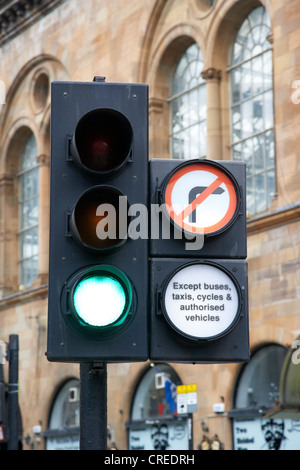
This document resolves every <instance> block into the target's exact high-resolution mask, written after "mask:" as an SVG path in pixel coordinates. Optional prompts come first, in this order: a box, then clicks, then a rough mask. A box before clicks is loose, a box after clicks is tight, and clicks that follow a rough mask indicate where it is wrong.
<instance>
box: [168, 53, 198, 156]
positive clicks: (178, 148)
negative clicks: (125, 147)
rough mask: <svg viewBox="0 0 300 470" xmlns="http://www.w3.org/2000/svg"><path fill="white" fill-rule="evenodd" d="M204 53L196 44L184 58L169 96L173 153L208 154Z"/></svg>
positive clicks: (179, 65)
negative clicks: (203, 74)
mask: <svg viewBox="0 0 300 470" xmlns="http://www.w3.org/2000/svg"><path fill="white" fill-rule="evenodd" d="M202 71H203V58H202V53H201V50H200V49H199V47H198V46H197V44H192V45H191V46H190V47H188V49H187V50H186V51H185V53H184V54H183V55H182V57H181V58H180V60H179V62H178V64H177V67H176V69H175V72H174V75H173V81H172V88H171V96H170V98H169V103H170V112H171V118H170V122H171V132H170V143H171V157H172V158H185V159H191V158H200V157H201V156H204V155H205V154H206V92H205V81H204V79H203V78H202V77H201V72H202Z"/></svg>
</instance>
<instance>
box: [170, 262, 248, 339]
mask: <svg viewBox="0 0 300 470" xmlns="http://www.w3.org/2000/svg"><path fill="white" fill-rule="evenodd" d="M163 304H164V313H165V316H166V319H167V320H168V321H169V323H171V326H172V327H173V328H175V329H176V330H177V331H178V332H179V333H182V334H183V335H186V336H188V337H189V338H194V339H209V338H215V337H218V336H221V335H222V334H223V333H224V332H226V331H227V330H228V329H229V328H230V327H231V326H232V325H233V324H234V322H235V320H236V318H237V315H238V312H239V306H240V300H239V293H238V290H237V287H236V285H235V283H234V282H233V279H232V278H231V277H230V276H229V274H227V273H226V272H225V271H224V270H222V269H220V268H218V267H216V266H213V265H211V264H205V263H201V264H200V263H196V264H190V265H186V266H185V267H183V268H182V269H180V270H178V271H176V272H175V274H174V275H173V276H172V277H171V278H170V279H169V281H168V284H167V286H166V289H165V293H164V299H163Z"/></svg>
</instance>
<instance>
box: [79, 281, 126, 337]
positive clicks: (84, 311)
mask: <svg viewBox="0 0 300 470" xmlns="http://www.w3.org/2000/svg"><path fill="white" fill-rule="evenodd" d="M123 276H124V275H123ZM124 277H125V276H124ZM125 279H126V280H127V282H128V284H129V281H128V279H127V278H125ZM73 305H74V308H75V311H76V314H77V316H78V318H79V320H80V321H81V322H83V323H84V324H87V325H89V326H91V327H94V328H97V327H98V328H101V327H108V326H112V325H120V324H122V323H123V322H124V321H125V319H126V316H127V313H128V312H129V308H130V305H131V289H130V288H128V285H127V286H126V285H125V284H123V283H122V282H121V280H119V279H118V278H117V277H115V276H112V275H111V274H110V273H105V272H103V273H101V272H100V273H93V274H92V273H90V274H88V275H87V276H85V277H84V278H82V279H81V280H80V281H79V282H78V284H77V285H76V287H75V289H74V291H73Z"/></svg>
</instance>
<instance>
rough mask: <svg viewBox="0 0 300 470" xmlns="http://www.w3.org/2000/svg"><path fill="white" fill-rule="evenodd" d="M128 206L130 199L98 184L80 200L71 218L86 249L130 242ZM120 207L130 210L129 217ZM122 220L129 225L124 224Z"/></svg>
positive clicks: (76, 236)
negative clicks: (127, 239) (128, 238)
mask: <svg viewBox="0 0 300 470" xmlns="http://www.w3.org/2000/svg"><path fill="white" fill-rule="evenodd" d="M120 198H121V199H122V200H121V199H120ZM124 200H125V202H124ZM120 201H121V202H120ZM125 205H126V207H125ZM127 208H128V206H127V198H126V197H125V196H124V195H123V194H122V193H121V192H120V191H118V190H117V189H116V188H114V187H112V186H95V187H93V188H91V189H89V190H88V191H86V192H85V193H83V194H82V195H81V197H80V198H79V200H78V201H77V203H76V205H75V208H74V209H73V212H72V214H71V218H70V230H71V233H72V235H73V236H74V237H75V238H76V239H77V241H79V242H80V243H81V244H82V245H83V246H84V247H86V248H90V249H92V250H95V251H101V250H107V249H112V248H116V247H118V246H120V245H121V244H123V243H124V242H125V241H126V237H127V216H126V215H127ZM120 210H122V211H123V212H124V213H125V211H126V215H125V217H124V214H123V215H122V217H120ZM120 219H121V220H122V222H123V221H124V223H125V224H126V226H125V227H123V226H122V227H120Z"/></svg>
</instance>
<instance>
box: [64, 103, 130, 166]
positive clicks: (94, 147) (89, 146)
mask: <svg viewBox="0 0 300 470" xmlns="http://www.w3.org/2000/svg"><path fill="white" fill-rule="evenodd" d="M131 146H132V128H131V125H130V123H129V121H128V119H127V118H126V117H125V116H124V115H123V114H121V113H119V112H118V111H115V110H112V109H106V108H104V109H95V110H93V111H90V112H89V113H87V114H85V115H84V116H83V117H82V118H81V119H80V121H79V122H78V124H77V127H76V130H75V134H74V136H73V141H72V145H71V153H74V154H75V155H74V156H75V158H76V159H77V163H79V164H80V165H81V166H83V168H84V169H85V170H90V171H91V172H96V173H107V172H110V171H112V170H117V169H119V168H121V167H122V166H123V165H124V164H125V163H126V162H127V160H128V158H129V155H130V152H131ZM72 149H73V152H72Z"/></svg>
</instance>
